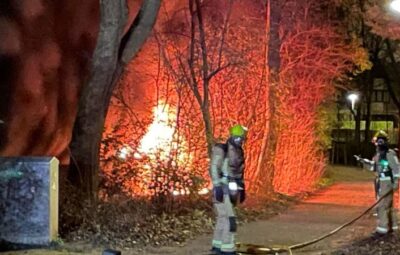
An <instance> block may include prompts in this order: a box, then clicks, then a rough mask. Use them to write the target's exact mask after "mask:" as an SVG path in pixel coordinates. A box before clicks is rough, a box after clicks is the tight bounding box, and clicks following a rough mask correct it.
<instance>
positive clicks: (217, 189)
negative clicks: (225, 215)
mask: <svg viewBox="0 0 400 255" xmlns="http://www.w3.org/2000/svg"><path fill="white" fill-rule="evenodd" d="M213 195H214V199H215V200H216V201H218V202H221V203H222V202H224V190H223V188H222V186H221V185H218V186H214V188H213Z"/></svg>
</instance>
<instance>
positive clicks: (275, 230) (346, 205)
mask: <svg viewBox="0 0 400 255" xmlns="http://www.w3.org/2000/svg"><path fill="white" fill-rule="evenodd" d="M332 173H333V175H331V176H330V178H331V179H334V180H335V183H334V184H333V185H331V186H329V187H327V188H324V189H321V190H320V191H318V192H316V193H314V194H312V195H311V196H309V197H308V198H305V199H304V200H303V201H302V202H299V203H297V204H296V205H294V206H292V207H290V208H289V209H288V210H287V211H285V212H283V213H282V214H280V215H277V216H275V217H272V218H270V219H267V220H261V221H256V222H250V223H246V224H243V225H241V226H240V228H239V230H238V236H237V240H238V241H240V242H243V243H253V244H262V245H267V246H272V245H293V244H296V243H301V242H305V241H308V240H311V239H314V238H316V237H319V236H321V235H323V234H325V233H328V232H330V231H332V230H333V229H335V228H337V227H338V226H340V225H342V224H343V223H346V222H347V221H349V220H351V219H352V218H354V217H356V216H357V215H359V214H360V213H362V212H363V211H364V210H365V209H366V208H367V207H369V205H371V204H373V202H374V190H373V184H372V180H373V175H372V174H371V173H369V172H366V171H364V170H362V169H359V168H357V169H355V168H348V167H336V168H335V169H334V171H333V172H332ZM375 224H376V218H375V217H374V216H373V215H372V213H368V214H367V215H366V216H364V217H363V218H361V219H360V220H359V221H357V222H356V223H355V224H353V225H351V226H349V227H347V228H345V229H343V230H341V231H340V232H338V233H337V234H335V235H333V236H331V237H329V238H327V239H325V240H323V241H321V242H318V243H316V244H314V245H311V246H308V247H305V248H302V249H300V250H294V251H293V254H336V255H341V254H400V252H399V253H396V252H397V250H398V249H397V250H394V249H395V248H393V249H391V252H383V253H382V249H383V248H382V249H380V248H379V247H378V246H379V245H381V246H384V245H383V244H385V242H387V243H390V242H397V243H398V240H399V238H398V236H390V237H388V238H389V239H390V240H389V239H388V240H386V239H385V240H371V239H369V235H370V234H371V233H372V232H373V230H374V228H375ZM210 239H211V234H208V235H203V236H199V237H197V238H196V239H194V240H191V241H189V242H187V243H186V244H185V245H181V246H170V247H146V248H144V249H130V250H123V254H124V255H139V254H147V255H161V254H171V255H172V254H174V255H184V254H191V255H198V254H199V255H200V254H207V252H208V250H209V247H210ZM374 242H375V244H376V245H375V246H374V247H375V248H376V247H378V248H376V249H375V252H374V253H368V251H372V250H373V249H372V248H371V247H370V245H371V244H374ZM382 242H383V243H382ZM65 247H66V249H68V251H67V250H66V249H64V250H62V249H61V250H58V251H54V250H30V251H19V252H13V253H4V255H5V254H32V255H33V254H37V255H39V254H44V255H45V254H55V255H56V254H57V255H64V254H71V255H72V254H82V253H84V254H101V249H91V248H90V247H85V246H82V245H81V244H80V245H77V244H76V245H75V248H74V246H72V245H71V244H67V245H66V246H65ZM74 250H75V252H74ZM82 251H83V252H82Z"/></svg>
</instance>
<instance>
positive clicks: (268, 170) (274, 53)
mask: <svg viewBox="0 0 400 255" xmlns="http://www.w3.org/2000/svg"><path fill="white" fill-rule="evenodd" d="M266 7H267V8H266V10H267V12H266V23H267V25H266V33H267V38H268V39H267V42H266V43H267V44H268V57H267V62H268V63H267V67H268V75H267V80H266V84H267V86H268V99H267V107H268V117H269V118H268V122H267V125H266V128H265V130H264V132H265V135H264V138H263V139H264V141H263V144H262V148H261V152H260V158H259V160H258V166H257V168H258V169H257V172H258V173H259V176H260V178H261V179H262V180H261V181H262V182H263V183H264V185H263V189H262V191H261V192H262V193H264V194H267V195H270V194H272V193H273V192H274V187H273V180H274V172H275V152H276V145H277V142H278V130H279V126H278V112H277V109H278V106H277V104H278V96H277V89H278V86H279V82H280V78H279V70H280V54H279V49H280V45H281V41H280V38H279V23H280V20H281V9H282V8H281V7H282V6H281V3H280V1H279V0H268V1H267V2H266Z"/></svg>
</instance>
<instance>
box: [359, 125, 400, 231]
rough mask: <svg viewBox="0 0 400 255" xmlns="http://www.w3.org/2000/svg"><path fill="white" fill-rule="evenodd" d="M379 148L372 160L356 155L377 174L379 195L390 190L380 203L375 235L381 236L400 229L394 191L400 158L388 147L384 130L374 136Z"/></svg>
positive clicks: (396, 186)
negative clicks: (394, 206) (395, 208)
mask: <svg viewBox="0 0 400 255" xmlns="http://www.w3.org/2000/svg"><path fill="white" fill-rule="evenodd" d="M373 142H374V143H375V145H376V147H377V150H376V154H375V156H374V157H373V159H372V161H371V160H368V159H363V158H360V157H358V156H356V158H357V160H358V161H360V162H362V163H363V164H367V165H369V166H370V170H372V171H375V172H376V174H377V181H378V183H377V192H378V197H382V196H383V195H385V194H386V193H388V192H389V195H387V196H385V198H383V199H382V200H381V202H380V203H379V204H378V226H377V228H376V231H375V233H374V236H381V235H385V234H387V233H389V232H390V231H397V230H398V228H399V227H398V222H397V217H396V212H395V210H394V208H393V193H394V191H395V190H397V189H398V185H399V182H398V180H399V177H400V174H399V170H400V169H399V167H400V166H399V160H398V158H397V154H396V152H395V151H394V150H391V149H389V147H388V136H387V134H386V133H385V132H384V131H382V130H381V131H378V132H377V133H376V134H375V136H374V138H373Z"/></svg>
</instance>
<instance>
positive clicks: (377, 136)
mask: <svg viewBox="0 0 400 255" xmlns="http://www.w3.org/2000/svg"><path fill="white" fill-rule="evenodd" d="M378 139H383V140H384V141H386V142H387V141H388V140H389V136H388V134H387V133H386V132H385V131H383V130H379V131H377V132H376V133H375V135H374V137H373V138H372V143H374V144H375V145H377V142H378ZM381 141H382V140H381Z"/></svg>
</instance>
